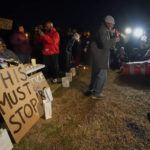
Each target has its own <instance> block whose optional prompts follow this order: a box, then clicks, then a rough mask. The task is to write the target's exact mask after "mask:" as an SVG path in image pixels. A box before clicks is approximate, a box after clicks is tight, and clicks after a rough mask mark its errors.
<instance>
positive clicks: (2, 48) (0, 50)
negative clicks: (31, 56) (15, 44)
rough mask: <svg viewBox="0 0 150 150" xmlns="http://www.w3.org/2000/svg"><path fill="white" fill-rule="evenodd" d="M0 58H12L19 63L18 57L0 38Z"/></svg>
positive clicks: (7, 59)
mask: <svg viewBox="0 0 150 150" xmlns="http://www.w3.org/2000/svg"><path fill="white" fill-rule="evenodd" d="M0 58H1V59H3V60H4V61H6V62H7V61H9V60H14V61H15V62H18V63H20V60H19V59H18V57H17V56H16V55H15V54H14V53H13V52H12V51H11V50H8V49H7V48H6V45H5V43H4V42H3V40H2V39H1V38H0Z"/></svg>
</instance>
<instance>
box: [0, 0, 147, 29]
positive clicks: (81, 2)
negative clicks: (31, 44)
mask: <svg viewBox="0 0 150 150" xmlns="http://www.w3.org/2000/svg"><path fill="white" fill-rule="evenodd" d="M3 1H5V2H1V3H2V4H1V7H2V8H3V9H0V17H3V18H8V19H13V20H14V23H15V24H18V25H24V26H27V27H33V26H35V25H38V24H42V23H44V22H45V21H47V20H52V21H53V22H54V24H55V26H58V27H69V26H72V25H78V26H81V27H82V28H95V27H96V26H97V25H99V23H100V21H101V19H102V18H103V17H104V16H105V15H107V14H110V15H113V16H114V18H115V20H116V24H117V26H118V27H119V28H120V29H123V28H124V27H126V26H148V25H149V24H150V0H124V1H122V0H118V1H117V0H116V1H107V0H105V1H104V0H86V1H85V0H75V1H73V0H60V1H58V0H53V1H51V0H49V1H47V0H30V1H21V0H19V1H17V0H12V1H10V0H3Z"/></svg>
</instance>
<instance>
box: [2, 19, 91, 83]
mask: <svg viewBox="0 0 150 150" xmlns="http://www.w3.org/2000/svg"><path fill="white" fill-rule="evenodd" d="M7 39H9V41H7V43H8V45H9V48H10V50H8V49H7V48H6V44H5V42H4V40H3V39H2V38H1V39H0V43H2V44H3V45H5V46H3V49H7V51H9V52H12V53H13V55H12V53H11V55H12V58H13V59H15V60H17V61H18V60H19V62H20V63H23V64H27V63H30V61H31V57H35V58H36V59H37V62H38V63H43V64H45V70H44V74H45V76H46V78H49V77H51V78H53V79H54V80H53V81H54V82H57V78H58V77H60V76H61V75H62V74H63V73H65V72H68V71H69V70H70V68H71V67H72V66H74V67H78V66H79V64H80V63H81V62H83V63H85V60H86V59H85V57H86V53H87V50H88V47H89V43H90V32H83V33H79V32H78V31H77V29H71V28H69V29H68V30H67V31H65V32H64V33H62V32H61V33H59V32H58V31H57V30H56V28H55V27H54V25H53V22H51V21H47V22H46V23H45V24H44V25H39V26H36V27H35V28H34V31H33V32H32V33H30V34H29V33H25V30H24V27H23V26H19V27H18V29H17V30H16V31H14V32H13V33H12V34H11V35H10V37H9V38H7ZM1 53H3V54H1ZM4 53H6V50H5V52H4V51H3V52H0V56H1V57H3V58H6V59H8V57H7V54H6V56H4ZM7 53H8V52H7ZM14 55H15V56H16V57H14Z"/></svg>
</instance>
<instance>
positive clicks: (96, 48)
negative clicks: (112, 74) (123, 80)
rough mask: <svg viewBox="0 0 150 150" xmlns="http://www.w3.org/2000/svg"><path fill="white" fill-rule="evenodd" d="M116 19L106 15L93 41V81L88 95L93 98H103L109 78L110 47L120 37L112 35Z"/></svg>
mask: <svg viewBox="0 0 150 150" xmlns="http://www.w3.org/2000/svg"><path fill="white" fill-rule="evenodd" d="M114 24H115V20H114V18H113V17H112V16H106V17H105V19H104V23H102V25H101V26H100V28H99V30H98V32H97V35H96V38H95V40H94V41H93V42H92V43H91V56H92V73H91V83H90V86H89V90H88V91H87V92H86V95H90V96H91V98H92V99H102V98H104V97H105V96H104V95H103V94H102V93H101V92H102V90H103V87H104V84H105V81H106V78H107V69H108V68H109V57H110V49H111V48H112V47H114V46H115V43H116V42H119V40H120V39H119V37H113V38H112V37H111V36H112V29H113V27H114Z"/></svg>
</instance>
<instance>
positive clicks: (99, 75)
mask: <svg viewBox="0 0 150 150" xmlns="http://www.w3.org/2000/svg"><path fill="white" fill-rule="evenodd" d="M106 78H107V69H100V68H94V67H92V73H91V83H90V86H89V90H93V93H94V95H99V94H100V93H101V92H102V90H103V88H104V84H105V82H106Z"/></svg>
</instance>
